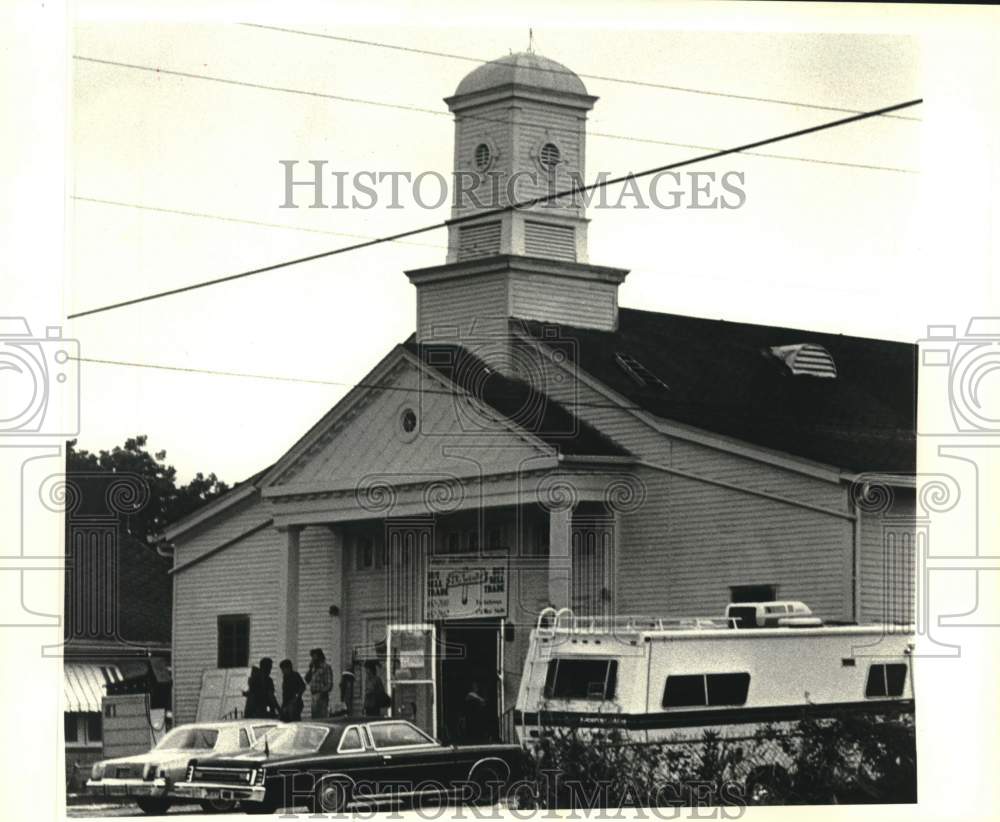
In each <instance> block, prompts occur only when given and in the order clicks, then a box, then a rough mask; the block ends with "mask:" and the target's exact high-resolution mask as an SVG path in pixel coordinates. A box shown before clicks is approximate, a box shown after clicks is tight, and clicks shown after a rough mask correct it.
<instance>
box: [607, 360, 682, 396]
mask: <svg viewBox="0 0 1000 822" xmlns="http://www.w3.org/2000/svg"><path fill="white" fill-rule="evenodd" d="M615 362H616V363H618V367H619V368H621V370H622V371H624V372H625V373H626V374H628V375H629V376H630V377H631V378H632V381H633V382H634V383H635V384H636V385H638V386H639V387H640V388H660V389H662V390H664V391H669V390H670V386H669V385H667V384H666V383H665V382H664V381H663V380H661V379H660V378H659V377H657V376H656V374H654V373H653V372H652V371H650V370H649V369H648V368H646V366H644V365H643V364H642V363H641V362H639V361H638V360H637V359H636V358H635V357H633V356H632V355H631V354H623V353H622V352H621V351H619V352H617V353H616V354H615Z"/></svg>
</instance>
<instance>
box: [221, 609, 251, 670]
mask: <svg viewBox="0 0 1000 822" xmlns="http://www.w3.org/2000/svg"><path fill="white" fill-rule="evenodd" d="M218 636H219V649H218V650H219V652H218V667H219V668H246V667H247V665H249V664H250V617H248V616H246V615H245V614H227V615H224V616H220V617H219V632H218Z"/></svg>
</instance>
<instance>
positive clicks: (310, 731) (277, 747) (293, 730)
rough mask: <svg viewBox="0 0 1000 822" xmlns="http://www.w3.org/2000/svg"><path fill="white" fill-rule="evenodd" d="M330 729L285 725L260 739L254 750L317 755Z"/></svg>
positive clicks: (319, 726)
mask: <svg viewBox="0 0 1000 822" xmlns="http://www.w3.org/2000/svg"><path fill="white" fill-rule="evenodd" d="M329 733H330V729H329V728H328V727H326V726H324V725H284V726H279V727H277V728H274V729H272V730H270V731H268V733H267V735H266V736H265V737H264V738H263V739H258V740H257V741H256V742H255V743H254V745H253V749H254V750H255V751H263V750H265V745H266V749H267V751H268V752H269V753H271V754H292V753H315V752H316V751H318V750H319V747H320V745H322V744H323V740H324V739H326V737H327V734H329Z"/></svg>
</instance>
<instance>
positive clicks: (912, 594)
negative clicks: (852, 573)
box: [860, 489, 923, 624]
mask: <svg viewBox="0 0 1000 822" xmlns="http://www.w3.org/2000/svg"><path fill="white" fill-rule="evenodd" d="M922 537H923V535H922V534H921V533H920V532H918V530H917V528H916V521H915V504H914V494H913V492H912V491H907V490H905V489H894V494H893V501H892V505H891V507H890V508H889V510H888V511H885V512H879V513H872V512H865V511H862V512H861V558H860V560H861V561H860V566H861V567H860V572H861V580H860V586H861V588H860V593H861V618H862V620H863V621H866V622H887V623H901V624H912V623H913V621H914V610H915V598H916V580H915V576H914V575H915V569H916V552H917V544H918V543H917V540H918V539H920V538H922Z"/></svg>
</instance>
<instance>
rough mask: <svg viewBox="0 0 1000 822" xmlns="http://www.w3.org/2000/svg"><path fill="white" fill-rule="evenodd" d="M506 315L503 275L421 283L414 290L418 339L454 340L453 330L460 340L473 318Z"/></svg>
mask: <svg viewBox="0 0 1000 822" xmlns="http://www.w3.org/2000/svg"><path fill="white" fill-rule="evenodd" d="M508 314H509V311H508V307H507V283H506V279H505V275H504V274H493V275H484V276H481V277H476V278H475V279H455V280H445V281H444V282H438V283H424V284H422V285H421V286H420V288H418V289H417V331H418V335H419V338H420V339H421V340H431V339H442V338H445V339H447V338H451V339H453V340H454V337H455V331H456V330H457V331H458V333H459V334H460V335H461V339H462V341H464V340H465V339H467V338H468V335H469V333H470V327H471V326H472V323H473V320H474V319H476V318H497V317H506V316H507V315H508ZM485 333H489V332H488V331H487V332H485Z"/></svg>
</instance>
